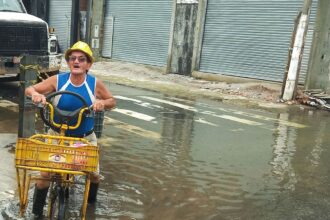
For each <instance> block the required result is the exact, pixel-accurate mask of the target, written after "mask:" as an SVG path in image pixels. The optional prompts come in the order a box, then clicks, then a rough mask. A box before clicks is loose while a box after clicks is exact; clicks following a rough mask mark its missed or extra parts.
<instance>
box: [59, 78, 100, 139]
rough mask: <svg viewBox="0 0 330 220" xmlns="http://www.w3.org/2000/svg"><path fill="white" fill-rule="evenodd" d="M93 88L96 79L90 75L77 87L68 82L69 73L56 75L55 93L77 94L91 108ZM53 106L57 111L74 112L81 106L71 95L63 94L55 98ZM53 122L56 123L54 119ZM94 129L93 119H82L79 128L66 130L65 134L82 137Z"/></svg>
mask: <svg viewBox="0 0 330 220" xmlns="http://www.w3.org/2000/svg"><path fill="white" fill-rule="evenodd" d="M95 87H96V78H95V77H94V76H92V75H90V73H88V74H86V78H85V81H84V82H83V83H82V84H81V85H79V86H75V85H73V84H72V83H71V81H70V72H66V73H60V74H58V75H57V88H56V90H57V91H63V90H65V91H71V92H74V93H78V94H79V95H81V96H82V97H84V99H85V100H86V102H87V104H88V106H91V105H92V104H93V103H94V101H95V99H96V98H95ZM53 104H54V105H55V106H57V107H58V108H59V109H61V110H64V111H74V110H77V109H78V108H80V107H82V106H83V103H82V101H81V100H80V99H79V98H77V97H75V96H72V95H68V94H63V95H59V96H56V97H55V99H54V101H53ZM54 120H55V122H57V123H58V119H57V118H56V117H55V119H54ZM75 123H76V120H73V121H72V122H71V123H70V125H74V124H75ZM93 128H94V118H93V117H84V118H83V120H82V122H81V124H80V126H79V127H78V128H77V129H75V130H68V131H67V132H66V134H77V135H82V134H85V133H86V132H88V131H90V130H92V129H93Z"/></svg>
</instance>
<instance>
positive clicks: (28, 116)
mask: <svg viewBox="0 0 330 220" xmlns="http://www.w3.org/2000/svg"><path fill="white" fill-rule="evenodd" d="M37 58H38V57H37V56H25V57H23V58H22V60H21V65H22V67H21V70H20V77H19V78H20V87H19V124H18V137H23V138H26V137H30V136H31V135H33V134H34V133H35V107H34V105H33V103H32V101H31V100H30V99H27V97H26V96H25V89H26V88H27V87H29V86H30V85H33V84H34V83H35V82H36V80H37V74H38V69H37V60H38V59H37Z"/></svg>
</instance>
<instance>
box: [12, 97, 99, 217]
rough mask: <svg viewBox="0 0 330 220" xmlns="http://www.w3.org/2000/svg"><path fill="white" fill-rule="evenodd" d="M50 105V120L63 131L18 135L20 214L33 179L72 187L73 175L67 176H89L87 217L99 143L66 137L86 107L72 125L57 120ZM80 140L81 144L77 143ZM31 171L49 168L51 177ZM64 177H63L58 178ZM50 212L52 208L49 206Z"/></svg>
mask: <svg viewBox="0 0 330 220" xmlns="http://www.w3.org/2000/svg"><path fill="white" fill-rule="evenodd" d="M47 105H48V106H49V109H50V120H51V123H52V124H53V126H55V127H58V128H59V129H60V135H59V136H54V135H42V134H36V135H33V136H31V137H30V138H18V140H17V144H16V152H15V162H16V175H17V184H18V194H19V199H20V215H21V216H22V217H23V216H24V213H25V210H26V207H27V204H28V193H29V188H30V184H31V181H35V180H38V179H42V180H46V181H50V183H51V188H53V187H54V185H57V186H60V187H64V188H65V187H69V186H70V185H72V184H75V182H74V180H73V178H69V179H66V178H65V179H64V178H63V177H66V176H67V175H69V176H71V177H73V176H75V175H83V176H86V181H85V192H84V201H83V204H82V210H81V219H83V220H84V219H85V216H86V208H87V199H88V193H89V188H90V176H91V173H92V172H95V171H97V166H98V161H99V152H98V147H97V146H93V145H92V144H91V143H90V142H89V141H87V140H86V139H84V138H74V137H65V136H64V134H65V131H66V130H67V129H75V128H78V127H79V125H80V123H81V121H82V117H83V114H84V112H85V111H87V110H88V108H82V109H81V110H80V112H79V114H78V120H77V123H76V125H73V126H69V125H66V124H65V125H63V124H57V123H56V122H54V120H53V118H54V108H53V106H52V105H51V104H49V103H47ZM76 142H79V143H80V145H82V146H78V147H77V146H75V143H76ZM31 171H41V172H48V173H51V174H52V175H51V176H50V178H42V177H35V176H32V174H31ZM58 177H61V178H58ZM48 214H50V209H49V210H48Z"/></svg>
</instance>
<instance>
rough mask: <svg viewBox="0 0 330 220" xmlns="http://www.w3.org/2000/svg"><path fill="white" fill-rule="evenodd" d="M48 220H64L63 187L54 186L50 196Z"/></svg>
mask: <svg viewBox="0 0 330 220" xmlns="http://www.w3.org/2000/svg"><path fill="white" fill-rule="evenodd" d="M49 218H50V220H57V219H58V220H65V192H64V189H63V187H61V186H55V187H54V188H53V189H52V191H51V194H50V216H49Z"/></svg>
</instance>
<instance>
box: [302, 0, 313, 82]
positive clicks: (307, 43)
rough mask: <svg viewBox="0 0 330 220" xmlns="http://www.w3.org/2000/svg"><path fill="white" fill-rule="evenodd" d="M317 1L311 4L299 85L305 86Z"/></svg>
mask: <svg viewBox="0 0 330 220" xmlns="http://www.w3.org/2000/svg"><path fill="white" fill-rule="evenodd" d="M317 5H318V0H314V1H313V2H312V9H311V12H310V17H309V24H308V31H307V35H306V40H305V47H304V55H303V57H302V61H301V68H300V75H299V84H302V85H303V84H305V79H306V76H307V71H308V62H309V57H310V52H311V47H312V41H313V34H314V24H315V19H316V11H317Z"/></svg>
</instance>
